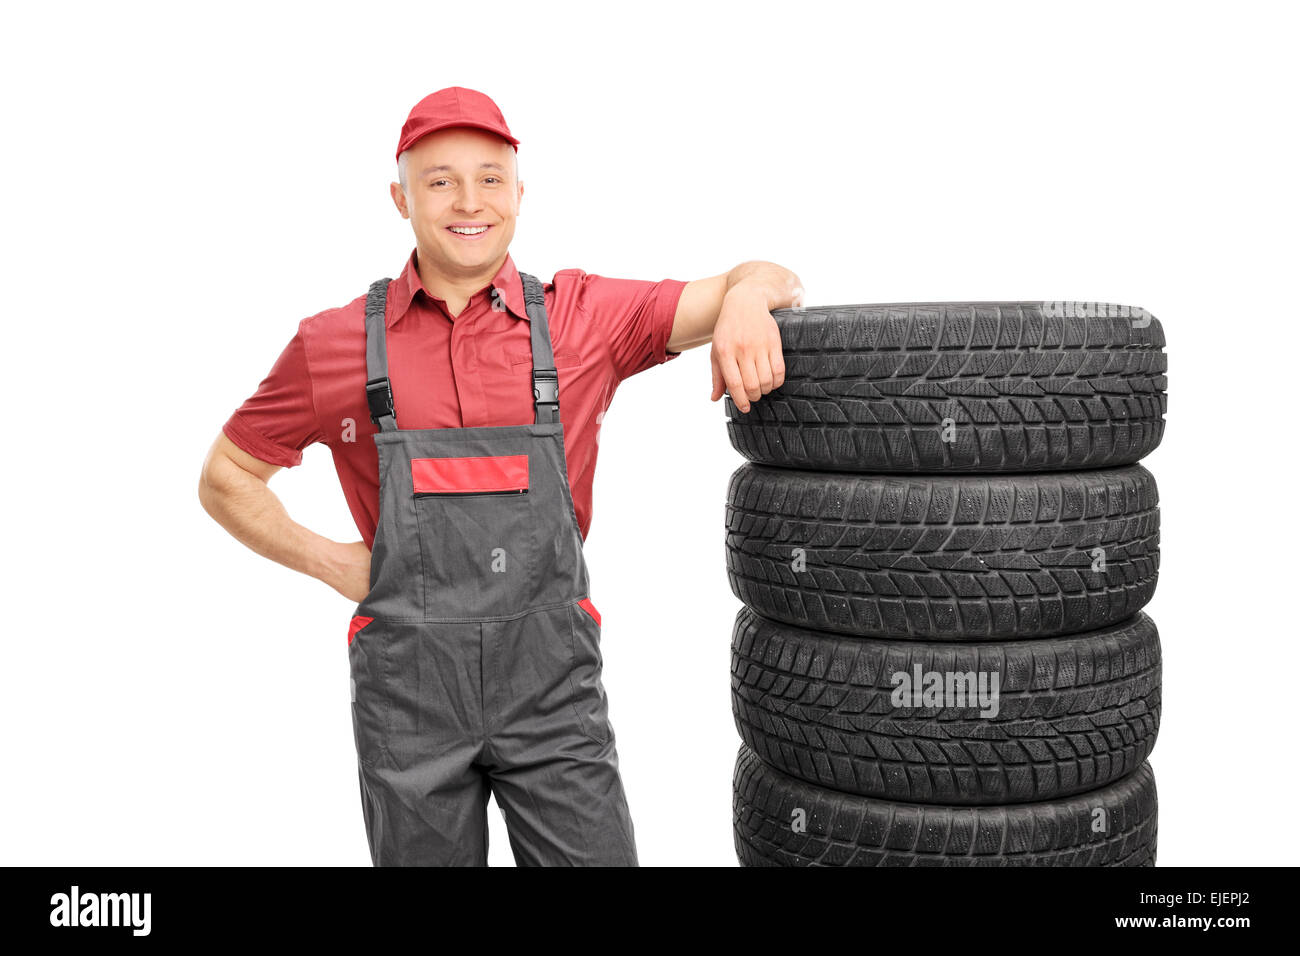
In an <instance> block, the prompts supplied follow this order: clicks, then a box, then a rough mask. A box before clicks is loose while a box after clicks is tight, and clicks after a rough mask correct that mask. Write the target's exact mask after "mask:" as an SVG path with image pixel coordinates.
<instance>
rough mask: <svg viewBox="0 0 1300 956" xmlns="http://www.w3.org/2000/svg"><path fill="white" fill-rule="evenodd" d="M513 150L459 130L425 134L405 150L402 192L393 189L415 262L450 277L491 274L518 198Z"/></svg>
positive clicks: (509, 236)
mask: <svg viewBox="0 0 1300 956" xmlns="http://www.w3.org/2000/svg"><path fill="white" fill-rule="evenodd" d="M513 153H514V148H513V147H512V146H511V145H510V144H509V143H507V142H506V141H505V140H504V139H502V138H501V137H499V136H494V135H493V134H492V133H488V132H485V131H483V130H478V129H472V128H468V127H463V126H461V127H452V128H450V129H444V130H439V131H438V132H436V133H430V134H429V135H428V136H425V137H424V138H423V139H421V140H419V141H418V142H417V143H416V144H415V146H413V147H412V148H411V150H410V153H409V155H408V156H407V169H406V186H407V192H406V193H405V194H403V192H402V188H401V186H400V184H398V183H393V184H392V187H391V191H392V194H393V201H394V202H395V203H396V204H397V208H398V209H399V210H400V211H401V213H402V218H404V219H410V220H411V225H412V228H413V229H414V230H415V238H416V246H417V248H418V250H419V255H420V257H421V260H423V259H424V258H425V257H426V256H427V257H429V258H430V259H431V260H432V261H431V262H429V263H428V264H429V265H431V266H433V267H434V268H436V269H437V270H439V271H441V272H445V273H447V274H448V275H453V276H478V275H481V274H482V273H484V272H488V271H493V272H494V271H495V268H496V267H497V265H498V264H499V263H500V262H501V261H502V260H503V259H504V258H505V255H506V250H507V249H508V248H509V246H510V240H511V239H513V238H514V235H515V217H516V216H517V215H518V214H519V200H520V199H521V198H522V197H523V194H524V187H523V184H522V183H518V182H516V181H515V165H514V163H515V160H514V156H513ZM453 226H454V227H457V229H458V230H462V229H463V230H466V231H454V230H453V229H452V227H453ZM483 227H486V228H483Z"/></svg>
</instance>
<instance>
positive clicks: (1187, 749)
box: [0, 2, 1300, 866]
mask: <svg viewBox="0 0 1300 956" xmlns="http://www.w3.org/2000/svg"><path fill="white" fill-rule="evenodd" d="M35 9H36V7H35V6H33V5H27V6H25V7H23V8H21V10H19V9H15V10H10V11H9V12H8V13H7V14H6V21H7V22H6V30H5V32H6V34H7V37H6V39H7V41H8V42H7V43H6V48H7V49H6V55H5V57H4V60H3V64H2V65H0V70H2V71H3V89H4V93H3V96H4V118H5V122H4V136H5V140H6V144H7V148H6V150H5V152H4V155H3V162H4V166H5V175H4V176H3V183H2V185H0V188H2V189H3V191H4V193H3V198H4V207H3V208H4V217H3V221H4V227H3V228H4V239H3V241H4V248H3V256H2V257H0V262H2V263H3V269H4V293H5V303H6V304H5V312H6V315H7V321H6V323H5V338H6V340H7V342H9V343H11V344H10V345H8V346H7V348H6V353H7V361H6V362H5V373H6V374H5V384H4V388H5V406H6V407H7V408H8V409H9V410H10V411H9V414H10V416H11V419H10V420H11V422H13V423H14V424H13V427H11V428H10V429H8V430H7V432H6V433H5V439H4V441H3V448H4V456H5V458H4V468H3V473H2V474H3V477H2V478H0V480H2V481H3V500H4V502H5V509H4V513H5V523H4V531H5V541H6V542H7V545H8V547H7V549H6V550H7V557H8V560H7V561H6V568H5V573H4V577H3V580H4V585H5V590H6V594H5V609H6V610H5V617H6V628H5V632H6V633H5V638H6V639H5V641H4V649H3V653H2V654H0V661H3V665H2V666H3V676H4V681H3V695H0V708H2V710H0V723H2V725H3V737H2V738H0V739H2V741H3V754H2V755H0V757H2V762H0V768H2V769H0V773H3V775H4V785H3V786H2V787H0V862H3V863H27V864H58V865H65V864H66V865H72V864H77V865H81V864H86V865H90V864H104V865H108V864H250V863H251V864H356V865H362V866H366V865H369V863H370V860H369V855H368V851H367V846H366V841H365V834H364V829H363V824H362V817H361V807H360V800H359V794H358V789H357V776H356V766H355V751H354V749H353V747H354V745H353V737H352V726H351V718H350V710H349V708H350V703H349V694H348V660H347V651H346V643H345V636H344V632H345V630H346V624H347V621H348V618H349V616H350V614H351V611H352V607H353V605H352V604H351V603H350V602H349V601H348V600H347V599H345V598H344V597H342V596H340V595H339V594H337V593H335V592H334V591H332V590H331V589H329V588H328V587H327V586H325V585H324V584H321V583H320V582H318V581H316V580H314V579H311V578H308V577H305V576H302V575H299V574H297V573H295V572H292V571H289V570H287V569H285V568H283V567H280V566H279V565H276V564H273V563H271V562H269V561H266V560H264V559H262V558H260V557H258V556H257V555H255V554H254V553H253V552H251V551H249V550H247V549H246V548H244V547H243V546H242V545H241V544H239V543H238V542H237V541H236V540H235V539H233V538H232V537H230V536H229V535H227V534H226V532H225V531H223V530H222V529H221V527H220V526H218V525H217V524H216V523H215V522H213V521H212V520H211V519H210V518H209V517H208V516H207V515H206V514H205V513H204V511H203V510H202V509H201V507H200V505H199V502H198V498H197V485H198V477H199V469H200V465H201V463H202V460H203V457H204V454H205V453H206V451H207V449H208V446H209V445H210V444H211V442H212V441H213V439H214V438H215V436H216V434H217V431H218V429H219V428H220V426H221V424H222V422H224V421H225V419H226V418H227V417H228V416H229V414H230V413H231V411H233V409H234V408H235V407H236V406H238V405H239V403H241V402H242V401H243V400H244V398H246V397H247V396H248V395H249V394H251V393H252V392H253V391H254V390H255V388H256V387H257V384H258V382H259V381H260V380H261V378H262V377H263V376H264V375H265V374H266V373H267V372H268V370H269V369H270V366H271V363H272V362H273V360H274V359H275V357H276V356H277V355H278V353H279V351H280V349H281V348H282V347H283V346H284V344H285V343H286V342H287V341H288V340H289V338H290V336H291V335H292V334H293V332H294V330H295V328H296V325H297V323H298V321H299V320H300V319H301V318H303V317H305V316H308V315H312V314H314V313H316V312H318V311H320V310H322V309H325V308H329V307H332V306H336V305H342V304H343V303H346V302H347V301H349V300H351V299H352V298H354V297H355V296H357V295H360V294H361V293H363V292H364V291H365V289H366V287H367V286H368V284H369V283H370V282H371V280H373V279H374V278H376V277H377V276H381V275H396V274H397V270H400V269H401V267H402V265H403V263H404V261H405V258H406V256H407V255H408V254H409V252H410V250H411V248H412V246H413V244H414V238H413V235H412V233H411V231H410V224H409V223H408V222H407V221H405V220H403V219H401V218H400V216H399V214H398V213H397V211H396V210H395V209H394V207H393V205H392V202H391V200H390V198H389V195H388V184H389V183H390V182H391V181H392V180H393V179H395V177H396V173H395V169H394V163H393V150H394V147H395V144H396V140H397V136H398V132H399V129H400V127H401V125H402V122H403V121H404V119H405V117H406V114H407V112H408V111H409V109H410V107H411V106H412V105H413V104H414V103H415V102H416V101H417V100H418V99H420V98H421V97H423V96H425V95H426V94H428V93H430V92H432V91H433V90H436V89H439V88H441V87H444V86H452V85H460V86H469V87H473V88H476V89H480V90H483V91H484V92H487V93H488V94H489V95H490V96H492V97H493V98H494V99H495V100H496V101H497V103H498V104H499V105H500V106H501V108H502V110H503V112H504V113H505V116H506V118H507V121H508V122H509V123H510V125H511V127H512V129H513V131H514V132H515V135H516V136H518V137H519V139H520V140H521V141H522V145H521V147H520V154H519V155H520V169H521V176H522V179H523V180H524V183H525V187H526V193H525V197H524V200H523V205H522V209H521V215H520V219H519V225H518V231H517V233H516V239H515V241H514V244H513V245H512V249H511V251H512V253H513V255H514V257H515V260H516V261H517V262H518V263H519V264H520V266H521V268H524V269H525V270H527V271H529V272H532V273H533V274H535V275H538V276H543V277H546V278H549V277H550V276H551V275H552V274H553V273H554V272H555V271H556V270H559V269H562V268H569V267H579V268H583V269H585V270H587V271H588V272H594V273H599V274H602V275H610V276H619V277H628V278H640V279H661V278H665V277H671V278H677V279H682V280H691V279H696V278H701V277H704V276H709V275H714V274H717V273H719V272H723V271H725V270H727V269H729V268H731V267H732V266H735V265H736V264H738V263H740V262H743V261H745V260H748V259H766V260H770V261H773V262H777V263H780V264H782V265H784V266H787V267H789V268H791V269H793V270H794V271H796V272H797V273H798V274H799V276H800V277H801V278H802V279H803V282H804V286H805V288H806V289H807V297H806V302H807V304H832V303H853V302H898V301H909V300H930V301H934V300H941V301H942V300H958V299H1025V300H1048V299H1051V300H1059V299H1064V300H1070V299H1074V300H1085V301H1108V302H1118V303H1126V304H1130V305H1139V306H1142V307H1145V308H1146V309H1148V310H1150V311H1151V312H1152V313H1154V314H1155V315H1156V316H1157V317H1159V318H1160V319H1161V320H1162V322H1163V323H1164V327H1165V330H1166V334H1167V337H1168V340H1169V343H1170V344H1169V347H1168V354H1169V363H1170V375H1169V382H1170V385H1169V389H1170V391H1169V396H1170V397H1169V417H1168V422H1169V424H1168V429H1167V433H1166V438H1165V441H1164V444H1163V446H1162V447H1161V448H1160V449H1158V451H1157V452H1155V453H1154V454H1152V455H1151V456H1150V457H1149V458H1148V459H1147V460H1146V462H1145V464H1146V465H1147V467H1149V468H1150V469H1151V470H1152V471H1153V473H1154V474H1155V476H1156V478H1157V479H1158V481H1159V486H1160V492H1161V507H1162V520H1163V533H1162V544H1163V548H1162V563H1161V581H1160V587H1159V589H1158V592H1157V594H1156V597H1155V599H1154V600H1153V601H1152V603H1151V604H1150V605H1149V607H1148V611H1149V612H1150V614H1151V615H1152V617H1153V618H1154V619H1155V621H1156V622H1157V624H1158V625H1159V628H1160V633H1161V636H1162V643H1163V647H1164V713H1163V718H1162V725H1161V728H1160V735H1159V741H1158V743H1157V745H1156V748H1155V752H1154V754H1153V757H1152V760H1151V762H1152V765H1153V766H1154V768H1155V771H1156V779H1157V782H1158V786H1159V794H1160V837H1159V862H1160V864H1161V865H1162V866H1164V865H1178V864H1194V863H1204V864H1270V863H1284V862H1285V863H1290V862H1294V858H1295V851H1296V849H1297V837H1296V835H1295V831H1294V828H1292V827H1291V826H1289V825H1286V824H1287V822H1288V817H1287V814H1288V813H1289V812H1290V811H1289V809H1288V808H1289V806H1290V802H1289V801H1290V797H1291V795H1292V794H1293V793H1294V791H1295V783H1296V780H1295V777H1296V773H1295V733H1294V729H1293V727H1292V722H1293V720H1294V715H1295V694H1296V691H1295V688H1294V676H1295V675H1296V674H1297V673H1298V672H1300V670H1298V668H1297V665H1298V664H1300V661H1298V660H1297V656H1298V654H1300V651H1298V650H1297V648H1298V647H1300V635H1298V634H1297V628H1296V623H1295V622H1296V611H1295V595H1296V593H1297V591H1298V590H1300V589H1298V588H1297V585H1296V579H1295V573H1296V569H1295V564H1294V555H1295V542H1296V535H1297V528H1296V526H1295V524H1296V522H1295V510H1296V509H1295V481H1296V478H1295V469H1294V464H1293V463H1294V459H1295V443H1296V440H1297V439H1296V423H1295V411H1296V407H1295V404H1294V402H1293V400H1292V397H1293V394H1294V392H1293V386H1294V383H1295V381H1296V378H1297V368H1296V361H1297V351H1296V346H1297V333H1296V320H1297V315H1296V312H1297V309H1296V301H1297V300H1296V296H1295V294H1294V292H1293V290H1292V288H1291V281H1292V277H1293V275H1294V271H1295V265H1296V262H1297V248H1296V245H1297V244H1296V239H1295V236H1296V219H1297V212H1298V209H1297V206H1298V204H1297V188H1296V174H1295V170H1296V169H1297V167H1298V166H1300V162H1298V160H1300V157H1297V149H1296V142H1295V129H1296V123H1295V115H1294V106H1295V100H1294V93H1295V89H1296V86H1297V76H1296V72H1297V70H1296V66H1295V55H1294V44H1295V34H1296V31H1295V23H1294V21H1293V20H1292V19H1291V16H1292V15H1291V14H1290V12H1288V11H1285V9H1284V8H1283V7H1282V6H1281V5H1276V6H1275V5H1271V4H1269V5H1265V4H1243V3H1238V4H1233V5H1231V6H1228V5H1223V6H1219V7H1208V6H1203V5H1199V4H1191V3H1178V4H1135V3H1122V4H1107V3H1091V4H1088V5H1086V6H1079V5H1069V6H1066V5H1059V6H1058V5H1048V4H1042V3H1024V4H989V3H984V4H978V5H976V4H942V5H938V4H936V5H928V4H909V5H907V6H906V7H905V8H904V6H903V5H901V4H893V3H890V4H880V5H876V6H868V5H865V4H846V3H834V4H818V3H812V2H803V3H798V4H758V3H753V2H749V3H743V4H740V3H738V4H728V5H722V4H708V3H700V2H693V3H685V4H671V3H659V4H656V5H654V6H653V7H649V6H623V7H619V6H617V5H615V6H611V5H609V4H600V5H597V4H591V5H576V4H560V3H545V4H540V3H534V4H512V3H505V2H494V3H490V4H429V3H411V4H382V3H373V4H368V5H366V7H365V9H364V10H361V9H360V8H357V7H356V6H355V5H353V4H346V5H345V4H328V5H322V4H320V3H313V4H294V5H289V4H270V5H267V4H256V5H253V4H230V3H227V4H223V5H219V6H213V5H206V6H198V5H190V4H167V5H163V4H159V5H156V6H144V5H140V4H111V5H99V4H94V5H91V4H60V5H58V7H57V8H44V9H45V10H48V11H50V12H41V13H34V12H33V11H34V10H35ZM15 337H16V341H15ZM710 387H711V381H710V373H709V349H708V347H707V346H706V347H701V348H697V349H695V350H693V351H689V352H687V353H686V354H685V355H684V356H683V357H682V358H680V359H678V360H677V361H675V362H673V363H672V364H671V365H669V366H664V367H657V368H654V369H651V370H649V371H647V372H645V373H643V374H641V375H639V376H635V377H633V378H632V379H630V380H628V381H627V382H625V383H624V384H623V386H622V387H621V389H620V390H619V393H618V397H617V398H616V400H615V402H614V405H613V407H612V408H611V410H610V411H609V413H608V415H607V417H606V419H605V421H604V427H603V430H602V433H601V443H600V447H601V455H600V465H599V468H598V471H597V480H596V486H595V507H594V521H593V525H592V529H591V533H590V536H589V538H588V540H587V546H586V554H587V559H588V562H589V565H590V570H591V577H592V595H593V599H594V600H595V602H596V604H597V606H598V607H599V609H600V611H601V613H602V615H603V618H604V626H603V643H602V649H603V654H604V659H605V672H604V680H605V687H606V690H607V692H608V694H609V697H610V701H611V716H612V720H613V723H614V726H615V728H616V732H617V739H618V744H619V755H620V760H621V768H622V774H623V780H624V784H625V787H626V790H627V794H628V800H629V803H630V806H631V809H632V814H633V819H634V823H635V827H636V835H637V840H638V847H639V851H640V856H641V862H642V864H643V865H647V866H650V865H724V866H729V865H734V864H735V852H734V849H733V845H732V833H731V773H732V769H733V765H734V760H735V754H736V749H737V745H738V737H737V735H736V731H735V728H734V725H733V723H732V717H731V705H730V698H729V665H730V657H729V642H730V634H731V624H732V621H733V619H734V616H735V613H736V611H737V609H738V608H739V602H738V601H737V599H736V598H735V597H734V596H733V595H732V594H731V591H730V588H729V586H728V583H727V578H726V571H725V564H724V550H723V544H724V540H723V507H724V496H725V493H726V486H727V479H728V476H729V475H730V474H731V472H732V471H733V470H734V469H735V468H736V467H737V466H739V464H740V463H741V461H742V459H741V458H740V456H739V454H738V453H736V452H735V451H733V450H732V448H731V446H730V444H729V443H728V441H727V437H726V431H725V425H724V419H725V415H724V411H723V407H722V403H721V402H719V403H716V404H711V403H710V402H709V401H708V395H709V391H710ZM271 487H272V489H273V490H274V491H275V492H276V493H277V494H278V495H279V496H280V498H281V500H282V501H283V502H284V503H285V505H286V506H287V508H288V509H289V513H290V515H291V516H293V517H294V518H295V519H296V520H298V521H300V522H302V523H303V524H305V525H307V526H308V527H310V528H313V529H314V530H317V531H319V532H320V533H322V534H325V535H328V536H330V537H333V538H335V539H338V540H349V541H351V540H356V539H357V538H359V537H360V535H359V533H358V532H357V530H356V528H355V526H354V525H353V523H352V521H351V518H350V516H349V513H348V511H347V508H346V506H345V504H344V499H343V496H342V492H341V491H340V489H339V487H338V482H337V478H336V475H335V473H334V470H333V465H332V462H331V459H330V456H329V453H328V451H327V449H326V448H325V447H324V446H323V445H317V446H313V447H312V448H310V449H308V451H307V452H306V455H305V458H304V462H303V465H302V466H301V467H298V468H294V469H286V470H284V471H282V472H280V473H279V474H278V475H277V476H276V477H275V478H274V479H272V483H271ZM489 814H490V817H489V819H490V821H491V825H492V842H491V862H492V863H493V864H494V865H496V864H505V865H509V864H510V863H511V862H512V858H511V855H510V850H509V846H508V842H507V840H506V833H505V829H504V822H503V820H502V818H501V816H500V814H499V812H498V811H497V810H496V809H494V808H490V809H489ZM1279 824H1283V825H1281V826H1280V825H1279Z"/></svg>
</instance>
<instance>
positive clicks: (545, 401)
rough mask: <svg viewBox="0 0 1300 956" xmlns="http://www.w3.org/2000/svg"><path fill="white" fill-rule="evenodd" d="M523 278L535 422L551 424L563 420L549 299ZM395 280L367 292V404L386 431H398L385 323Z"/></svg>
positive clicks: (529, 278)
mask: <svg viewBox="0 0 1300 956" xmlns="http://www.w3.org/2000/svg"><path fill="white" fill-rule="evenodd" d="M519 278H520V279H522V280H523V284H524V306H525V308H526V309H527V310H528V324H529V327H530V329H529V331H530V334H531V335H532V347H533V413H534V414H533V418H534V423H535V424H538V425H541V424H550V423H553V422H558V421H559V420H560V377H559V373H558V372H556V370H555V353H554V352H553V351H552V349H551V330H550V326H549V324H548V322H547V318H546V299H545V296H544V294H543V291H542V283H541V282H539V281H538V280H537V279H535V278H534V277H533V276H530V275H528V274H527V273H525V272H521V273H519ZM392 281H393V280H392V279H376V280H375V281H374V282H372V283H371V284H370V290H369V292H367V293H366V404H367V405H368V406H369V407H370V420H371V421H372V422H373V423H374V424H376V425H378V426H379V430H380V431H383V432H390V431H396V430H397V417H396V414H395V413H394V410H393V389H392V386H391V385H390V384H389V381H388V338H387V335H386V331H387V330H386V326H385V323H384V311H385V307H386V304H387V301H388V285H389V283H391V282H392Z"/></svg>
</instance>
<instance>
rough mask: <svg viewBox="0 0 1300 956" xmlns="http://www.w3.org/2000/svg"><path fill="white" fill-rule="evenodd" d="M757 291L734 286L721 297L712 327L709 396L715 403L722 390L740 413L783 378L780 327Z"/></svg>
mask: <svg viewBox="0 0 1300 956" xmlns="http://www.w3.org/2000/svg"><path fill="white" fill-rule="evenodd" d="M767 303H768V297H767V296H766V295H764V294H763V293H762V292H761V291H755V290H751V289H750V288H748V287H746V286H743V285H737V286H735V287H733V288H732V289H731V290H730V291H729V292H727V294H726V295H725V296H724V297H723V300H722V308H721V309H720V310H719V312H718V321H717V324H716V325H715V326H714V328H713V348H712V350H711V351H710V354H709V362H710V363H711V364H712V366H713V395H712V396H711V397H710V398H709V401H711V402H716V401H717V400H718V399H720V398H721V397H722V394H723V390H724V388H725V390H726V391H727V393H729V394H730V395H731V400H732V401H733V402H735V403H736V407H737V408H738V409H740V410H741V411H742V412H748V411H749V406H750V402H756V401H758V400H759V399H760V398H762V397H763V396H764V395H766V394H767V393H768V392H770V391H772V389H774V388H780V387H781V384H782V383H783V382H784V381H785V358H784V356H783V355H782V353H781V330H780V329H779V328H778V327H777V324H776V319H774V318H772V313H771V312H769V311H768V307H767Z"/></svg>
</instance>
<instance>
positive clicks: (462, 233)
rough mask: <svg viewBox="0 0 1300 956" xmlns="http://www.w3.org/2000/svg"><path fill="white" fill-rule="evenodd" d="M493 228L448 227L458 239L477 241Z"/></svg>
mask: <svg viewBox="0 0 1300 956" xmlns="http://www.w3.org/2000/svg"><path fill="white" fill-rule="evenodd" d="M491 228H492V227H491V226H448V227H447V231H448V232H450V233H451V234H452V235H453V236H455V237H456V238H457V239H469V240H473V239H477V238H479V237H480V236H482V235H485V234H486V233H487V231H488V230H489V229H491Z"/></svg>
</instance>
